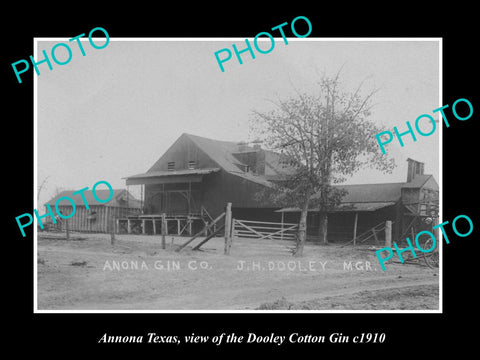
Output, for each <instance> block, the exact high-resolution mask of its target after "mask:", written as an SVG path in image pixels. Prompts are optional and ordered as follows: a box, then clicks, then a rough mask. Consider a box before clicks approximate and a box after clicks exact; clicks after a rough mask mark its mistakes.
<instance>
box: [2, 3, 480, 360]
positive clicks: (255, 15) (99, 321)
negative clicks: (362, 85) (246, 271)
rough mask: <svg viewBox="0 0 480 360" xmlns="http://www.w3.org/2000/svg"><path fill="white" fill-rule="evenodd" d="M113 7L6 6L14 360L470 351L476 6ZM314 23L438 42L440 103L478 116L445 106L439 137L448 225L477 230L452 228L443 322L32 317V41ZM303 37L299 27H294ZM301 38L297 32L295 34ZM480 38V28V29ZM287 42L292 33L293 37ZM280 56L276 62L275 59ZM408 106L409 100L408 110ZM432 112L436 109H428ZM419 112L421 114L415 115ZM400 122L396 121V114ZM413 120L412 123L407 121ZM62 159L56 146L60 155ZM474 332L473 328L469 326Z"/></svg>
mask: <svg viewBox="0 0 480 360" xmlns="http://www.w3.org/2000/svg"><path fill="white" fill-rule="evenodd" d="M179 5H180V6H179V8H177V9H175V8H174V7H171V6H170V4H169V5H168V6H166V5H165V4H163V3H160V2H159V3H153V2H152V3H150V4H141V3H140V2H135V4H134V3H117V4H116V5H112V6H104V7H102V6H100V5H98V4H95V5H93V4H87V3H83V4H74V5H72V4H67V5H66V4H65V3H63V4H59V5H56V4H53V3H51V2H49V3H35V5H34V6H32V7H28V6H26V5H25V6H24V7H23V8H19V7H16V8H12V9H9V8H8V7H6V8H5V11H4V13H3V18H5V21H4V23H3V24H2V27H3V28H4V29H3V34H4V39H6V40H7V41H6V44H4V46H3V51H2V56H1V64H2V65H1V68H2V74H3V75H2V80H3V81H2V84H3V87H4V91H3V96H2V98H3V99H4V101H2V105H3V106H2V107H3V108H4V109H6V111H4V117H3V131H2V133H3V139H2V140H3V141H2V147H3V159H4V162H3V169H4V170H3V176H2V178H3V179H2V182H3V187H2V190H3V193H4V194H5V195H6V196H4V197H3V198H4V204H3V205H4V206H3V211H2V215H3V217H2V219H3V224H2V225H3V227H4V228H5V229H8V234H7V233H5V234H6V236H5V237H4V239H3V247H2V250H3V252H2V255H3V256H2V260H3V262H2V266H1V269H2V270H3V277H2V278H3V279H4V280H5V282H4V285H3V286H2V289H3V290H2V299H3V301H4V303H5V304H4V306H3V309H4V313H5V315H4V316H5V318H4V321H2V323H3V328H4V329H6V330H7V331H8V335H7V336H6V338H5V339H4V340H6V341H5V343H6V345H7V346H8V347H9V348H11V349H12V350H13V351H15V352H17V353H25V352H26V351H27V350H33V351H34V352H35V353H38V354H39V355H44V356H50V357H54V358H56V357H60V356H62V357H64V356H71V355H81V356H86V355H90V356H92V355H99V354H102V355H104V356H118V355H119V354H122V355H127V354H132V355H139V354H141V353H143V351H144V350H146V351H150V352H153V354H154V355H155V356H158V357H163V356H166V355H167V353H168V354H170V353H173V354H178V355H181V354H182V353H183V352H184V351H187V350H189V351H194V354H195V355H200V354H207V353H217V352H227V351H228V352H232V351H233V352H235V353H239V352H249V353H252V354H258V353H257V351H258V350H267V351H269V352H271V353H272V355H275V354H282V355H286V354H288V353H292V354H293V353H303V352H309V353H311V354H310V355H308V356H315V357H323V356H325V355H328V354H334V355H340V354H341V353H342V352H343V351H344V350H350V351H352V350H353V354H354V355H360V354H362V355H364V356H375V355H383V356H388V357H391V356H392V355H393V354H399V355H403V356H412V355H413V353H415V354H417V355H418V354H419V353H420V352H422V353H425V354H429V355H433V354H440V353H441V352H442V351H444V350H446V349H450V348H456V349H458V350H459V351H461V353H467V351H468V349H473V348H474V345H475V341H476V340H477V339H476V335H477V334H478V330H477V328H476V320H475V315H476V308H477V296H476V285H477V284H478V281H477V257H478V252H477V250H478V245H477V244H478V226H479V221H478V220H479V217H478V209H477V201H478V193H477V188H476V186H475V184H476V183H477V182H478V181H475V180H476V179H477V178H478V173H477V168H478V163H479V161H478V160H477V153H478V151H476V148H477V147H476V146H475V145H476V137H477V134H476V131H475V130H476V129H478V125H477V123H478V121H479V119H478V117H479V113H480V106H479V102H478V90H477V91H475V92H474V88H475V89H476V87H475V85H476V83H477V81H478V79H479V77H478V56H477V55H476V54H477V44H478V38H477V36H476V35H477V34H476V33H475V32H474V29H475V28H477V30H478V27H477V26H476V25H478V23H476V21H478V20H476V19H474V13H475V12H476V10H475V9H474V8H473V7H470V6H468V5H461V4H460V3H448V6H445V5H437V7H436V8H433V7H425V8H419V7H418V4H415V5H412V4H407V3H405V2H403V3H401V4H400V3H397V4H388V5H387V4H386V3H385V4H384V5H383V6H381V7H378V6H373V5H365V4H359V3H356V5H351V4H348V3H340V4H339V5H338V6H336V7H327V6H325V5H324V4H322V3H318V4H317V5H315V6H312V5H304V6H296V7H295V8H294V6H293V4H288V3H285V4H283V5H279V4H275V5H266V3H264V5H265V6H263V8H262V10H260V9H259V7H258V6H253V7H252V6H248V5H247V4H246V3H222V4H218V5H215V6H214V5H207V4H205V3H204V4H201V5H195V7H192V6H191V5H189V4H188V3H186V2H185V3H182V4H179ZM300 15H302V16H306V17H308V18H309V19H310V21H311V23H312V27H313V32H312V34H311V35H310V37H442V38H443V103H444V104H450V106H451V104H453V102H454V101H455V100H457V99H458V98H467V99H468V100H470V102H471V103H472V104H473V108H474V114H473V117H472V118H470V119H469V120H468V121H463V122H462V121H458V120H456V119H454V118H453V115H452V114H451V110H450V109H447V111H446V114H447V116H448V115H450V116H449V119H451V121H450V125H451V126H450V128H448V129H447V128H445V127H444V131H443V201H444V208H443V209H444V210H443V218H444V220H449V221H450V222H451V220H453V218H455V217H456V216H457V215H459V214H466V215H468V216H469V217H470V218H471V219H472V220H473V223H474V225H475V229H474V232H473V233H472V234H471V235H470V236H469V237H466V238H458V237H457V236H455V234H453V232H452V231H448V234H449V238H450V239H451V243H450V244H449V245H445V246H444V283H443V294H444V298H443V299H444V313H443V314H416V313H400V314H33V276H34V274H33V239H32V233H31V231H27V234H28V236H27V237H26V238H22V237H21V235H20V233H19V231H18V227H17V225H16V222H15V216H18V215H20V214H23V213H25V212H30V213H31V212H32V209H33V198H34V194H33V80H32V78H33V77H32V76H31V71H32V69H30V70H29V73H30V75H28V76H24V77H23V78H22V80H23V83H22V84H18V82H17V80H16V77H15V74H14V72H13V70H12V68H11V65H10V64H11V63H13V62H15V61H18V60H20V59H28V56H29V55H31V54H33V38H34V37H68V38H70V37H73V36H75V35H78V34H80V33H87V34H88V32H89V31H90V30H91V29H93V28H94V27H97V26H100V27H103V28H105V29H106V30H107V31H108V33H109V35H110V37H140V36H141V37H196V36H198V37H208V36H213V37H227V36H232V37H233V36H235V37H253V36H255V35H256V34H257V33H259V32H261V31H267V30H268V29H270V28H271V27H273V26H276V25H279V24H281V23H283V22H289V23H290V22H291V20H293V19H294V18H295V17H296V16H300ZM299 32H300V31H299ZM300 33H301V32H300ZM477 33H478V31H477ZM287 36H288V35H287ZM271 56H274V55H271ZM405 106H407V107H408V106H409V104H405ZM425 110H426V112H428V111H429V110H432V109H425ZM419 115H420V114H419ZM392 116H395V114H392ZM406 120H409V119H406ZM59 151H61V149H59ZM471 325H473V326H471ZM105 332H107V333H108V334H110V335H146V334H147V333H148V332H156V333H157V334H159V335H178V336H183V335H189V334H191V333H192V332H194V333H196V334H201V335H210V336H213V335H216V334H218V333H222V332H225V333H230V332H235V333H237V334H239V335H245V334H247V333H248V332H255V333H257V334H259V335H268V334H270V333H271V332H275V333H276V334H279V335H287V336H288V334H290V333H292V332H299V333H301V334H317V335H328V334H330V333H331V332H341V333H343V334H344V335H357V334H360V333H362V332H373V333H375V332H377V333H381V332H384V333H386V341H385V343H384V344H363V345H358V344H357V345H355V344H351V343H350V344H327V343H325V344H316V345H304V346H298V345H292V344H287V343H284V345H282V346H277V345H253V344H244V345H232V344H223V345H221V346H215V345H211V344H207V345H198V344H197V345H193V346H189V345H185V344H182V345H180V346H177V345H171V346H168V345H165V344H156V345H155V344H97V341H98V339H99V338H100V337H101V336H102V335H103V334H104V333H105Z"/></svg>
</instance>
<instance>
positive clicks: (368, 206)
mask: <svg viewBox="0 0 480 360" xmlns="http://www.w3.org/2000/svg"><path fill="white" fill-rule="evenodd" d="M392 205H395V202H393V201H384V202H362V203H342V204H341V205H340V206H339V207H337V208H336V209H335V210H332V211H330V212H345V211H355V212H362V211H375V210H378V209H382V208H384V207H387V206H392ZM308 211H309V212H316V211H319V208H318V207H316V208H312V209H308ZM276 212H284V213H287V212H300V208H298V207H288V208H283V209H280V210H276Z"/></svg>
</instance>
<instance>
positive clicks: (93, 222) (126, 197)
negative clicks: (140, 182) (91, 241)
mask: <svg viewBox="0 0 480 360" xmlns="http://www.w3.org/2000/svg"><path fill="white" fill-rule="evenodd" d="M74 192H75V191H74V190H71V191H62V192H61V193H59V194H58V195H57V196H55V197H54V198H52V199H51V200H50V201H48V202H47V204H49V205H50V207H51V208H52V209H55V203H56V202H57V200H58V199H60V198H62V197H69V198H71V199H72V200H73V202H74V204H75V215H74V216H72V217H71V218H69V219H58V218H57V220H60V221H59V222H58V226H57V227H58V228H61V229H62V230H64V229H65V226H66V221H68V228H69V230H72V231H79V232H97V233H107V232H109V231H110V226H111V219H114V220H115V219H118V218H122V217H125V216H130V215H134V214H139V213H140V212H141V203H140V201H139V200H137V199H135V198H134V197H133V196H132V195H131V194H130V193H129V192H128V191H127V190H125V189H113V196H112V198H111V199H110V201H108V202H106V203H100V202H98V201H97V200H96V199H95V197H94V196H93V194H92V191H91V190H87V191H84V192H83V195H84V196H85V200H86V202H87V204H88V207H89V208H88V209H87V207H86V206H85V202H84V201H83V199H82V196H81V195H80V194H76V195H73V193H74ZM95 194H96V195H97V197H98V198H99V199H108V197H109V196H110V190H108V189H107V190H96V191H95ZM58 209H59V211H60V212H61V213H62V214H63V215H65V216H67V215H69V214H71V213H72V211H73V206H72V204H71V203H70V202H69V201H68V200H61V201H60V202H59V203H58ZM46 219H49V218H46Z"/></svg>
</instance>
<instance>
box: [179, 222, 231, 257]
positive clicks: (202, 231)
mask: <svg viewBox="0 0 480 360" xmlns="http://www.w3.org/2000/svg"><path fill="white" fill-rule="evenodd" d="M224 216H225V213H222V214H220V215H219V216H218V217H217V218H216V219H215V220H213V221H212V222H211V223H210V224H209V225H206V226H205V227H204V228H203V229H202V230H200V231H199V232H198V233H196V234H195V235H194V236H193V237H192V238H191V239H188V240H187V241H186V242H185V243H183V244H182V245H180V247H179V248H178V249H177V250H175V251H176V252H180V251H181V250H182V249H183V248H184V247H185V246H187V245H188V244H190V243H191V242H192V241H193V240H195V239H196V238H197V237H199V236H200V235H202V234H203V233H204V232H205V231H208V230H210V228H211V227H213V226H215V224H216V223H217V222H218V221H220V220H221V219H222V218H223V217H224Z"/></svg>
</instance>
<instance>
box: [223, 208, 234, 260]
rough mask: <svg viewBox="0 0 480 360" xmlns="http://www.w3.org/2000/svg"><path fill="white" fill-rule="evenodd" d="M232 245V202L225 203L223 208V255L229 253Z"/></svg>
mask: <svg viewBox="0 0 480 360" xmlns="http://www.w3.org/2000/svg"><path fill="white" fill-rule="evenodd" d="M231 246H232V203H227V208H226V209H225V251H224V254H225V255H229V254H230V248H231Z"/></svg>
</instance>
